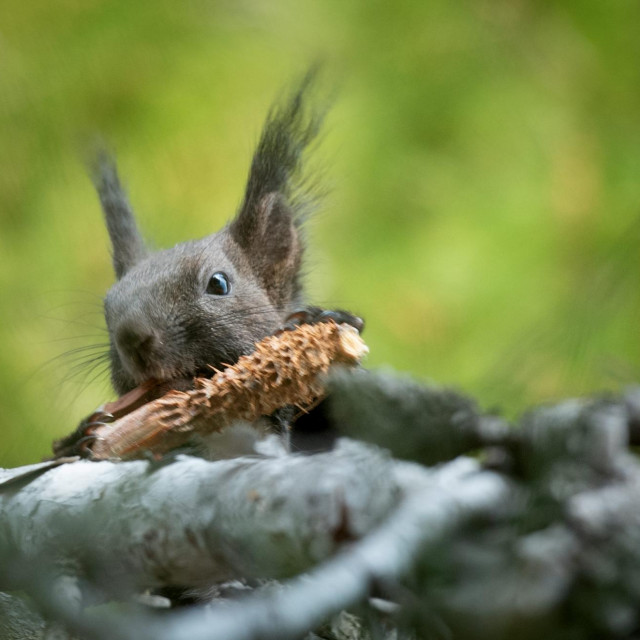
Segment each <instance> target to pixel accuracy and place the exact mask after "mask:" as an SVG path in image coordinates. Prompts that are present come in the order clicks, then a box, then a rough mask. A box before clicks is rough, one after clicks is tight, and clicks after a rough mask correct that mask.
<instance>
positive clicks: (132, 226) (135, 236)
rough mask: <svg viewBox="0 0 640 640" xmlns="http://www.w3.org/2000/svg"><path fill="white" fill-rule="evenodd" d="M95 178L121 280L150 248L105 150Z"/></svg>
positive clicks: (94, 170) (97, 160)
mask: <svg viewBox="0 0 640 640" xmlns="http://www.w3.org/2000/svg"><path fill="white" fill-rule="evenodd" d="M92 177H93V183H94V185H95V187H96V190H97V191H98V196H99V197H100V204H101V205H102V212H103V214H104V218H105V222H106V223H107V229H108V231H109V237H110V238H111V247H112V261H113V269H114V271H115V273H116V277H117V278H118V279H120V278H121V277H122V276H123V275H124V274H125V273H126V272H127V271H128V270H129V269H131V267H133V265H134V264H136V263H137V262H139V261H140V260H142V258H144V257H145V256H146V255H147V250H146V249H145V246H144V241H143V240H142V236H141V235H140V232H139V231H138V227H137V225H136V221H135V218H134V215H133V210H132V209H131V205H130V204H129V200H128V199H127V194H126V193H125V191H124V189H123V188H122V185H121V184H120V180H119V178H118V172H117V170H116V165H115V163H114V161H113V160H112V158H111V157H109V155H108V154H107V153H106V152H104V151H101V152H99V153H98V154H97V156H96V158H95V161H94V162H93V166H92Z"/></svg>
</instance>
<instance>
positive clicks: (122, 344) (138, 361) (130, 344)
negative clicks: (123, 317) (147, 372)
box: [116, 325, 160, 369]
mask: <svg viewBox="0 0 640 640" xmlns="http://www.w3.org/2000/svg"><path fill="white" fill-rule="evenodd" d="M159 343H160V340H159V339H158V337H157V336H156V335H155V334H154V333H153V332H152V331H150V330H149V329H146V328H144V327H135V326H132V325H124V326H122V327H120V328H119V329H118V331H117V334H116V344H117V346H118V350H119V351H120V353H121V354H122V355H123V356H124V357H126V358H127V359H128V360H130V361H131V362H132V363H133V364H134V365H135V366H136V367H137V368H139V369H144V368H145V367H146V366H147V365H148V364H149V363H150V362H151V361H152V358H153V353H154V352H155V351H156V350H157V349H156V348H157V346H158V344H159Z"/></svg>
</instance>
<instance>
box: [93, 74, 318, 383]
mask: <svg viewBox="0 0 640 640" xmlns="http://www.w3.org/2000/svg"><path fill="white" fill-rule="evenodd" d="M313 75H314V74H313V72H310V73H308V74H307V76H305V78H304V80H303V81H302V83H301V84H300V85H299V86H298V87H297V89H296V90H295V91H294V92H293V93H292V94H291V95H290V96H289V98H288V100H286V101H285V102H284V103H282V104H280V105H276V106H274V107H272V109H271V110H270V112H269V115H268V117H267V120H266V124H265V126H264V129H263V132H262V135H261V137H260V141H259V143H258V146H257V149H256V151H255V154H254V156H253V160H252V163H251V169H250V171H249V178H248V181H247V186H246V190H245V194H244V199H243V201H242V204H241V206H240V208H239V210H238V213H237V214H236V216H235V218H233V219H232V221H231V222H230V223H229V224H228V225H227V226H226V227H224V228H223V229H222V230H220V231H218V232H217V233H214V234H212V235H209V236H207V237H205V238H202V239H200V240H194V241H189V242H184V243H181V244H178V245H176V246H175V247H173V248H171V249H167V250H163V251H157V252H150V251H149V250H148V249H147V247H146V246H145V244H144V241H143V240H142V236H141V235H140V232H139V231H138V228H137V225H136V221H135V217H134V214H133V211H132V208H131V206H130V204H129V201H128V198H127V196H126V193H125V191H124V189H123V188H122V185H121V183H120V180H119V178H118V174H117V171H116V168H115V164H114V163H113V161H112V160H111V159H110V157H109V156H108V155H107V154H105V153H104V152H103V153H100V154H99V156H98V158H97V162H96V163H95V167H94V182H95V185H96V188H97V191H98V195H99V197H100V201H101V204H102V209H103V212H104V217H105V221H106V225H107V229H108V231H109V236H110V239H111V245H112V260H113V267H114V270H115V274H116V278H117V281H116V283H115V284H114V285H113V286H112V287H111V289H110V290H109V291H108V293H107V295H106V297H105V301H104V307H105V317H106V322H107V329H108V331H109V338H110V345H111V348H110V352H111V373H112V382H113V385H114V387H115V389H116V391H117V392H118V393H120V394H122V393H125V392H126V391H128V390H130V389H132V388H133V387H135V386H137V385H139V384H140V383H142V382H144V381H145V380H148V379H150V378H156V379H158V380H174V379H178V378H189V377H192V376H194V375H197V374H201V375H202V374H204V375H211V368H212V367H214V368H216V369H219V368H223V367H224V365H225V364H230V363H234V362H236V361H237V359H238V358H239V357H240V356H241V355H242V354H245V353H249V352H251V351H252V350H253V346H254V344H255V343H256V342H257V341H259V340H260V339H262V338H264V337H265V336H266V335H269V334H270V333H272V332H273V331H274V330H276V329H277V328H278V327H279V325H280V324H281V323H282V321H283V319H284V318H285V317H286V316H287V315H288V314H289V313H290V312H291V311H292V310H293V309H294V308H296V307H298V306H299V305H300V304H301V302H302V288H301V281H300V270H301V263H302V254H303V248H304V242H303V237H302V223H303V221H304V219H305V216H306V214H307V213H308V211H309V209H310V205H312V204H313V203H314V201H315V199H316V198H315V196H314V191H313V190H312V189H310V188H309V186H308V185H309V181H308V179H307V178H306V177H305V176H303V175H302V158H303V154H304V151H305V149H306V148H307V147H308V146H309V144H310V143H311V142H312V141H313V140H314V139H315V137H316V135H317V133H318V130H319V126H320V123H321V120H322V117H321V114H319V113H317V112H310V111H309V109H308V105H307V101H306V99H305V95H306V91H307V88H308V86H309V84H310V83H311V82H312V80H313Z"/></svg>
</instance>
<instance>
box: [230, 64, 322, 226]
mask: <svg viewBox="0 0 640 640" xmlns="http://www.w3.org/2000/svg"><path fill="white" fill-rule="evenodd" d="M317 71H318V70H317V67H313V68H311V69H310V70H309V71H308V72H307V73H306V74H305V76H304V77H303V79H302V81H301V82H300V83H299V84H298V85H297V87H296V88H295V89H294V91H292V92H291V94H290V95H289V96H288V98H287V99H286V100H284V101H283V102H282V103H276V104H275V105H274V106H273V107H272V108H271V110H270V111H269V115H268V116H267V120H266V122H265V125H264V128H263V130H262V135H261V136H260V141H259V143H258V147H257V149H256V151H255V154H254V156H253V160H252V162H251V170H250V172H249V179H248V181H247V187H246V190H245V195H244V200H243V202H242V206H241V207H240V211H239V213H238V215H237V217H236V219H235V221H234V223H232V226H234V225H236V223H237V226H238V227H240V228H241V229H242V230H243V232H245V233H250V231H251V229H252V227H253V226H254V225H255V224H257V222H256V221H255V217H256V215H257V210H258V207H259V205H260V202H261V201H262V199H263V198H264V196H266V195H267V194H269V193H279V194H281V195H282V196H284V197H285V198H286V200H287V202H288V203H289V207H290V209H291V212H292V214H293V219H294V221H295V223H296V224H298V225H299V224H300V223H301V222H302V221H303V219H304V216H305V213H307V210H308V209H309V206H310V205H313V203H314V202H315V200H317V190H316V189H314V185H313V184H312V181H310V180H309V176H306V175H304V174H303V171H302V169H303V160H304V155H305V151H306V150H307V149H308V147H309V146H310V145H311V143H312V142H313V141H314V140H315V139H316V138H317V136H318V133H319V131H320V127H321V125H322V121H323V119H324V114H325V111H326V109H322V110H320V109H318V107H317V105H311V104H309V95H308V94H309V93H310V92H311V91H312V89H313V86H314V84H315V82H316V78H317V75H318V73H317Z"/></svg>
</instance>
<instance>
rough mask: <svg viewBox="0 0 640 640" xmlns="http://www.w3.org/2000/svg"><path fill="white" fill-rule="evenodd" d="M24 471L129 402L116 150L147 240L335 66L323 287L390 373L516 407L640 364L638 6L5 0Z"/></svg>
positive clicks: (237, 173)
mask: <svg viewBox="0 0 640 640" xmlns="http://www.w3.org/2000/svg"><path fill="white" fill-rule="evenodd" d="M0 15H1V19H0V149H1V152H0V284H1V287H2V288H1V294H2V295H1V297H0V429H1V431H0V465H4V466H9V465H17V464H26V463H29V462H33V461H36V460H38V459H40V458H41V457H42V456H43V455H45V454H46V453H47V451H48V449H49V446H50V441H51V440H52V439H53V438H54V437H56V436H59V435H62V434H65V433H66V432H69V431H70V430H71V429H72V428H73V427H74V426H75V424H76V423H77V422H78V420H79V419H80V418H81V417H82V416H84V415H86V414H87V413H89V412H91V411H92V410H93V408H94V407H96V406H97V405H98V404H100V403H102V402H103V401H105V400H107V399H110V398H111V397H112V392H111V390H110V387H109V381H108V375H107V373H106V372H105V371H104V370H102V371H101V370H99V369H92V368H91V367H90V366H89V365H87V366H83V363H85V364H86V362H87V361H88V360H89V359H91V358H92V357H94V356H96V355H98V354H99V353H100V352H101V349H102V347H100V346H96V348H95V349H92V348H89V349H84V347H91V346H92V345H102V344H104V343H105V336H104V333H103V322H102V318H101V312H100V305H101V296H102V295H103V294H104V292H105V291H106V289H107V288H108V287H109V285H110V283H111V281H112V274H111V265H110V258H109V251H108V242H107V236H106V232H105V230H104V229H103V226H102V221H101V217H100V210H99V206H98V203H97V200H96V198H95V195H94V193H93V191H92V187H91V185H90V182H89V180H88V179H87V177H86V172H85V169H84V167H83V161H82V154H83V149H84V148H85V147H86V144H87V141H88V140H90V139H91V138H92V137H93V136H94V135H95V134H96V133H100V134H101V135H102V136H103V137H104V138H106V139H107V140H108V141H109V142H110V144H111V145H112V146H113V147H114V148H115V149H116V151H117V155H118V158H119V163H120V169H121V173H122V174H123V175H124V176H125V179H126V182H127V185H128V188H129V192H130V194H131V198H132V201H133V203H134V205H135V208H136V209H137V212H138V216H139V218H140V221H141V224H142V226H143V228H144V230H145V235H146V237H147V238H148V239H149V240H150V241H151V242H152V243H154V244H155V245H157V246H168V245H172V244H173V243H175V242H177V241H180V240H185V239H188V238H192V237H196V236H202V235H205V234H207V233H209V232H211V231H213V230H215V229H217V228H219V227H220V226H221V225H222V224H223V223H224V222H225V221H226V220H227V219H228V218H229V216H230V215H232V214H233V212H234V211H235V209H236V207H237V205H238V203H239V201H240V196H241V193H242V189H243V183H244V180H245V177H246V173H247V168H248V163H249V160H250V156H251V152H252V148H253V145H254V144H255V142H256V140H257V137H258V134H259V130H260V126H261V123H262V120H263V118H264V115H265V112H266V109H267V107H268V105H269V104H270V103H271V101H272V100H273V99H274V97H275V96H277V95H278V93H279V92H280V90H281V88H282V87H283V86H285V85H286V84H287V83H290V82H291V80H292V78H296V77H299V75H300V74H301V73H302V72H303V71H304V69H305V68H306V66H307V64H308V63H310V62H312V61H314V60H316V59H318V58H322V59H324V60H325V61H326V65H325V77H328V78H329V79H330V84H332V85H333V87H334V88H335V87H337V88H338V91H337V95H338V97H337V100H336V103H335V107H334V109H333V111H332V113H331V115H330V117H329V120H328V123H327V128H326V135H325V138H324V141H323V144H322V146H321V148H320V150H319V157H318V159H319V161H320V164H321V165H322V166H323V167H324V173H325V182H326V185H327V186H328V188H329V194H328V197H327V198H326V200H325V204H324V206H323V209H322V212H321V213H320V215H318V216H317V217H316V219H315V220H314V222H313V224H312V225H311V229H310V232H311V250H310V255H309V262H308V264H309V275H308V284H309V292H310V299H311V300H312V301H314V302H319V303H321V304H325V305H327V306H333V305H337V306H344V307H345V308H348V309H352V310H354V311H356V312H358V313H360V314H362V315H363V316H364V317H365V318H366V319H367V322H368V325H367V329H366V334H365V335H366V338H367V341H368V343H369V345H370V348H371V356H370V359H369V366H371V367H379V366H389V367H393V368H394V369H396V370H398V371H402V372H407V373H409V374H411V375H413V376H416V377H418V378H421V379H431V380H435V381H437V382H439V383H443V384H449V385H454V386H456V387H458V388H461V389H464V390H467V391H468V392H470V393H472V394H475V395H476V396H477V397H478V399H479V400H480V401H481V403H482V404H483V406H484V407H486V408H488V409H489V408H500V409H501V410H502V411H504V412H505V413H507V414H508V415H511V414H514V413H517V412H519V411H521V410H523V409H524V408H525V407H526V406H527V405H529V404H530V403H533V402H541V401H549V400H553V399H554V398H559V397H564V396H570V395H576V394H586V393H589V392H594V391H600V390H616V389H620V388H621V387H623V386H624V385H626V384H628V383H630V382H632V381H638V380H640V340H639V336H638V324H639V323H638V320H639V318H640V288H639V286H638V284H639V282H640V64H639V61H640V38H639V37H638V26H639V25H640V4H638V3H637V2H636V1H635V0H626V1H625V0H620V1H618V2H610V3H603V2H602V1H601V0H576V1H575V2H571V3H562V2H542V1H537V2H536V1H533V0H467V1H462V2H450V1H448V0H430V1H428V2H423V1H419V0H415V1H409V0H398V1H395V2H371V1H365V0H353V1H351V2H341V1H338V0H323V1H322V2H320V1H318V2H296V1H293V0H274V1H273V2H259V1H257V0H220V1H217V2H216V1H215V0H181V1H178V0H175V1H168V0H156V1H155V2H131V1H130V0H110V1H107V0H60V1H58V2H50V1H48V0H47V1H45V0H29V1H25V0H4V2H3V3H2V8H1V9H0Z"/></svg>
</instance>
